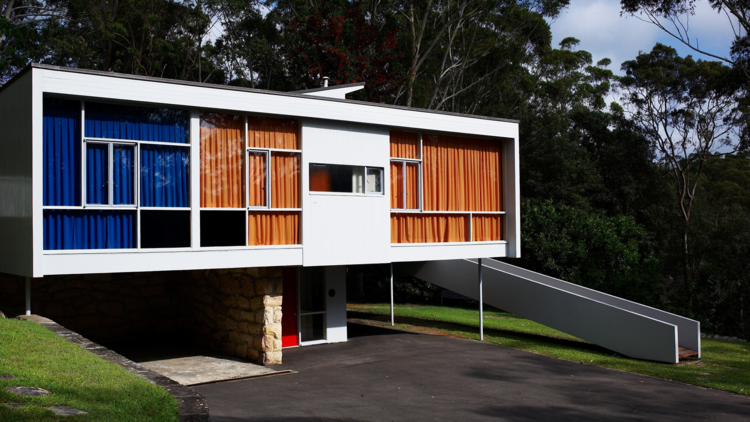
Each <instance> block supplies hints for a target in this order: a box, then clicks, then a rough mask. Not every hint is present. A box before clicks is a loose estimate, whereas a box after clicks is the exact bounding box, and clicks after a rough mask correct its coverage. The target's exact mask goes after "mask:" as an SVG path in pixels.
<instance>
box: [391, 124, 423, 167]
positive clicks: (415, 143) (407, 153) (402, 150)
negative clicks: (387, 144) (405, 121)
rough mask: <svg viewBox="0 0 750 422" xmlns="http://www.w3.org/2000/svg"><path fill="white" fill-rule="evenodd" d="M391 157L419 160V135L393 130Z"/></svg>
mask: <svg viewBox="0 0 750 422" xmlns="http://www.w3.org/2000/svg"><path fill="white" fill-rule="evenodd" d="M391 157H393V158H411V159H415V160H416V159H419V134H418V133H413V132H399V131H395V130H392V131H391Z"/></svg>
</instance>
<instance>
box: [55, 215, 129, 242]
mask: <svg viewBox="0 0 750 422" xmlns="http://www.w3.org/2000/svg"><path fill="white" fill-rule="evenodd" d="M135 219H136V217H135V211H124V210H44V249H45V250H61V249H129V248H134V247H135V229H136V221H135Z"/></svg>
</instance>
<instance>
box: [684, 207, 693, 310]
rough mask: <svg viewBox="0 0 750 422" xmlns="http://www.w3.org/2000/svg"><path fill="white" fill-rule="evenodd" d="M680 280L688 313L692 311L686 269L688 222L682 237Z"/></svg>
mask: <svg viewBox="0 0 750 422" xmlns="http://www.w3.org/2000/svg"><path fill="white" fill-rule="evenodd" d="M682 247H683V249H682V253H683V262H682V280H683V283H684V284H685V294H686V295H687V306H688V309H689V310H690V311H692V310H693V293H692V289H691V288H690V271H689V269H688V222H687V221H685V228H684V231H683V236H682Z"/></svg>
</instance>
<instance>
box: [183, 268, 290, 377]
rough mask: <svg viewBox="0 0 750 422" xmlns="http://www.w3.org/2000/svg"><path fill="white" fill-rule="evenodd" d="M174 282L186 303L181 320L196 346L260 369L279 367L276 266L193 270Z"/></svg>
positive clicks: (279, 296)
mask: <svg viewBox="0 0 750 422" xmlns="http://www.w3.org/2000/svg"><path fill="white" fill-rule="evenodd" d="M179 274H180V276H187V274H188V273H184V272H183V273H179ZM179 284H181V286H182V287H183V291H184V297H185V299H186V300H187V301H188V302H189V306H186V307H184V308H183V310H184V311H186V312H187V314H186V315H185V318H184V319H185V321H190V324H191V327H192V328H191V330H190V332H191V333H192V334H193V335H194V336H195V339H196V341H197V342H198V343H200V344H207V345H209V346H211V347H212V348H214V349H218V350H221V351H223V352H225V353H227V354H231V355H234V356H238V357H241V358H246V359H249V360H252V361H255V362H259V363H262V364H264V365H270V364H276V363H281V299H282V288H283V280H282V277H281V268H243V269H234V270H210V271H192V272H191V273H190V277H189V279H183V280H179Z"/></svg>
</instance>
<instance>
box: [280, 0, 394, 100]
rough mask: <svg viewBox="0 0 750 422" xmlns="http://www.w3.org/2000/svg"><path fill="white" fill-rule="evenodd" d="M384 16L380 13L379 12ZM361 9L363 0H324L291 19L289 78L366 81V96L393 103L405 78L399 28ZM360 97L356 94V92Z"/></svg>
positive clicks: (308, 82) (309, 82) (306, 84)
mask: <svg viewBox="0 0 750 422" xmlns="http://www.w3.org/2000/svg"><path fill="white" fill-rule="evenodd" d="M380 16H382V15H380ZM378 18H379V16H375V15H374V14H372V13H369V12H365V11H363V8H362V3H361V2H360V1H353V2H350V1H345V0H334V1H322V2H321V3H320V4H319V7H318V8H316V9H312V8H311V9H307V10H305V11H304V12H302V13H300V14H298V15H297V16H296V17H294V18H292V19H291V20H290V21H289V25H288V26H287V37H288V42H289V49H288V50H287V51H288V53H287V54H288V56H287V60H288V67H287V70H288V72H289V73H290V74H289V78H290V79H291V80H293V81H295V83H296V84H298V85H299V87H300V88H317V87H319V86H320V83H321V78H322V77H324V76H327V77H329V78H330V83H331V85H334V84H335V85H340V84H347V83H354V82H365V97H361V96H360V97H359V99H367V100H368V101H373V102H381V103H393V101H394V96H395V94H396V91H397V90H398V87H399V85H401V83H403V80H404V79H403V76H402V72H400V71H399V69H398V66H399V64H398V63H399V60H400V59H402V58H403V57H402V56H401V55H399V54H398V53H397V52H396V48H397V46H398V41H397V34H398V30H397V29H396V27H395V25H394V24H393V23H392V22H388V21H385V20H383V21H378ZM355 98H356V97H355Z"/></svg>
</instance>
